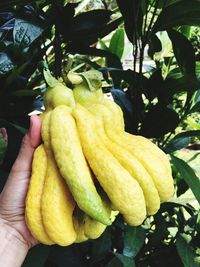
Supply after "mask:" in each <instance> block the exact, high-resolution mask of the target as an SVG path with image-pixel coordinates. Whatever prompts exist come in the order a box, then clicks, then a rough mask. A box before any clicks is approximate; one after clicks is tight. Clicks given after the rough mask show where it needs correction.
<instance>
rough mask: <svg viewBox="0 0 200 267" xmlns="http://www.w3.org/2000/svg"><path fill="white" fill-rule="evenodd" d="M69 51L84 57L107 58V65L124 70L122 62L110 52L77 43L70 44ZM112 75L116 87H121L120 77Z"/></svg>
mask: <svg viewBox="0 0 200 267" xmlns="http://www.w3.org/2000/svg"><path fill="white" fill-rule="evenodd" d="M68 51H69V52H70V53H72V54H76V53H79V54H83V55H90V56H100V57H106V59H107V64H109V66H111V67H114V68H118V69H122V64H121V62H120V60H119V59H118V57H117V56H116V55H114V54H113V53H111V52H109V51H105V50H102V49H96V48H94V47H87V46H84V45H83V44H82V45H80V44H77V42H76V43H71V44H69V45H68ZM111 75H112V79H113V83H114V86H115V87H116V88H118V87H120V82H121V79H120V77H118V76H117V75H115V74H114V73H113V74H111Z"/></svg>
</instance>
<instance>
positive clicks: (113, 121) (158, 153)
mask: <svg viewBox="0 0 200 267" xmlns="http://www.w3.org/2000/svg"><path fill="white" fill-rule="evenodd" d="M73 94H74V99H75V101H76V102H77V103H80V104H81V105H83V106H85V107H87V108H89V107H91V108H90V109H91V110H93V107H92V105H94V104H102V105H104V106H106V107H107V108H108V109H109V110H110V113H109V114H108V113H107V115H106V116H104V117H103V119H104V123H105V124H106V125H112V128H111V131H112V130H113V132H114V134H117V133H118V134H120V133H123V135H125V136H126V138H127V139H129V140H130V139H131V140H132V142H134V143H135V145H138V146H142V147H143V150H145V151H144V153H149V150H150V151H151V153H152V154H154V156H155V157H156V158H157V159H158V160H159V161H162V163H163V164H164V165H165V168H166V169H167V171H168V172H169V175H171V167H170V163H169V159H168V157H167V155H166V154H165V153H164V152H163V151H162V150H161V149H159V148H158V147H157V146H156V145H155V144H153V143H152V142H151V141H150V140H148V139H147V138H145V137H143V136H137V135H132V134H129V133H126V132H125V131H124V120H123V112H122V110H121V108H120V107H119V106H118V105H117V104H116V103H115V102H113V101H111V100H108V99H105V98H104V97H103V92H102V90H101V89H97V90H96V91H91V90H89V88H88V86H87V85H86V84H84V83H81V84H79V85H77V86H75V88H74V89H73ZM94 112H95V111H94ZM97 113H98V111H97ZM99 116H101V114H99Z"/></svg>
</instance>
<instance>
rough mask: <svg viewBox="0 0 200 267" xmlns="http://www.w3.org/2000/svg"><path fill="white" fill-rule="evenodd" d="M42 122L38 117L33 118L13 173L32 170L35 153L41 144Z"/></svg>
mask: <svg viewBox="0 0 200 267" xmlns="http://www.w3.org/2000/svg"><path fill="white" fill-rule="evenodd" d="M40 132H41V121H40V119H39V117H38V116H35V115H34V116H31V118H30V128H29V132H28V133H27V134H26V135H25V136H24V138H23V140H22V143H21V147H20V151H19V154H18V156H17V159H16V161H15V163H14V165H13V167H12V170H11V174H12V173H13V172H28V171H30V170H31V163H32V158H33V153H34V150H35V149H36V147H37V146H38V145H39V144H40V142H41V133H40Z"/></svg>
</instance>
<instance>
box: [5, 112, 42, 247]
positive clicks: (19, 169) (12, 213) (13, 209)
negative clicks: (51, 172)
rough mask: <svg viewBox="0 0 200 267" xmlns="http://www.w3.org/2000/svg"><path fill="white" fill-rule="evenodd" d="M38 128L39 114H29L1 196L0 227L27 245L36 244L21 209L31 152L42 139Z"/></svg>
mask: <svg viewBox="0 0 200 267" xmlns="http://www.w3.org/2000/svg"><path fill="white" fill-rule="evenodd" d="M40 131H41V121H40V119H39V117H37V116H32V117H31V119H30V129H29V132H28V133H27V134H26V135H25V137H24V138H23V140H22V144H21V148H20V151H19V154H18V157H17V159H16V161H15V163H14V165H13V167H12V169H11V172H10V175H9V177H8V179H7V182H6V184H5V187H4V189H3V191H2V193H1V195H0V228H1V229H2V227H3V229H5V230H6V231H8V232H9V233H13V236H14V238H17V239H19V240H20V242H22V243H24V245H25V246H27V248H30V247H31V246H33V245H35V244H36V243H37V241H36V240H35V239H34V238H33V236H32V235H31V233H30V232H29V230H28V228H27V226H26V223H25V216H24V210H25V197H26V193H27V190H28V185H29V180H30V175H31V164H32V158H33V153H34V150H35V148H36V147H37V146H38V145H39V144H40V141H41V136H40Z"/></svg>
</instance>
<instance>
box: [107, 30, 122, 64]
mask: <svg viewBox="0 0 200 267" xmlns="http://www.w3.org/2000/svg"><path fill="white" fill-rule="evenodd" d="M109 50H110V52H111V53H113V54H115V55H116V56H118V58H119V59H121V58H122V55H123V52H124V30H123V29H122V28H121V29H118V30H116V31H115V33H114V34H113V35H112V38H111V40H110V45H109Z"/></svg>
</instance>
